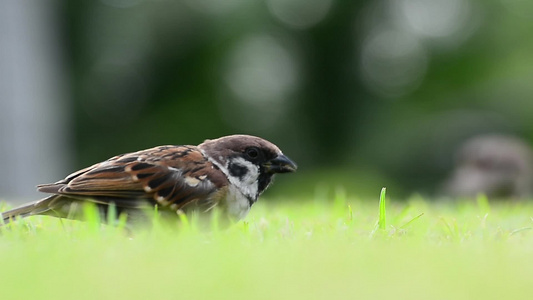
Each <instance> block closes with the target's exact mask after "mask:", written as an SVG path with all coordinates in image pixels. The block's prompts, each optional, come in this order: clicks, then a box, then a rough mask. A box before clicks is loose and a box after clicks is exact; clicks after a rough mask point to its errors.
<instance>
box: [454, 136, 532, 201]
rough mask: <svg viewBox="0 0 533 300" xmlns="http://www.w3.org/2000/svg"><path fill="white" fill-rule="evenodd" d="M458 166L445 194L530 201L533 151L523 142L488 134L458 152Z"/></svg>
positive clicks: (465, 144)
mask: <svg viewBox="0 0 533 300" xmlns="http://www.w3.org/2000/svg"><path fill="white" fill-rule="evenodd" d="M456 156H457V157H456V166H455V169H454V170H453V173H452V175H451V178H450V179H448V180H447V181H446V182H445V185H444V191H445V193H446V194H447V195H450V196H452V197H475V196H476V195H477V194H479V193H483V194H485V195H486V196H487V197H489V198H497V199H504V198H507V199H520V198H527V197H529V196H530V195H531V192H532V191H533V151H532V150H531V147H530V146H529V145H528V144H527V142H525V141H524V140H523V139H520V138H518V137H515V136H511V135H503V134H484V135H478V136H474V137H472V138H470V139H468V140H467V141H466V142H465V143H464V144H463V145H462V146H461V147H460V148H459V150H458V151H457V154H456Z"/></svg>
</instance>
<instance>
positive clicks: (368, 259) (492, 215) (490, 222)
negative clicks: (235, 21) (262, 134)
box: [0, 193, 533, 300]
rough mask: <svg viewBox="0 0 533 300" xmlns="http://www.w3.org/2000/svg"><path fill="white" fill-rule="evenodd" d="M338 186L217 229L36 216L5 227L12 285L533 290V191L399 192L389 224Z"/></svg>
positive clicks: (157, 292)
mask: <svg viewBox="0 0 533 300" xmlns="http://www.w3.org/2000/svg"><path fill="white" fill-rule="evenodd" d="M332 198H333V199H325V200H320V199H313V200H309V201H291V199H268V198H265V199H261V201H260V202H259V203H258V204H257V205H256V206H254V208H253V209H252V212H251V213H250V215H249V216H248V217H247V219H246V221H245V222H240V223H238V224H235V225H234V226H233V227H231V228H230V229H227V230H213V231H211V232H204V231H200V230H198V229H196V226H194V224H190V225H189V226H185V225H183V224H181V225H179V226H180V227H181V229H180V230H172V229H169V228H168V227H165V226H155V228H154V229H153V230H150V231H148V230H145V231H139V232H135V233H133V234H127V233H125V231H124V230H122V229H121V228H120V225H119V226H118V227H113V226H99V225H97V224H96V223H95V222H86V223H83V222H76V221H68V220H63V221H58V220H57V219H54V218H50V217H32V218H28V219H24V220H21V221H18V222H16V223H15V224H13V226H10V227H11V228H7V229H6V228H3V229H2V230H1V231H2V232H1V234H0V261H1V271H2V272H1V273H0V297H1V299H55V300H59V299H158V300H159V299H292V300H296V299H306V300H309V299H532V297H533V230H531V229H532V228H533V219H532V217H533V202H512V203H511V202H507V203H504V202H495V203H488V202H487V201H486V200H485V199H484V198H483V197H480V198H479V199H471V200H468V201H464V202H457V203H451V202H447V203H443V202H431V201H427V200H425V199H422V198H420V197H413V198H412V199H409V200H408V201H405V202H398V201H390V200H387V202H388V203H387V207H386V219H385V218H384V210H381V216H382V217H381V222H380V224H378V220H379V219H380V207H379V205H378V201H379V197H376V199H364V200H361V199H351V198H350V197H345V196H344V195H343V194H342V193H339V194H338V195H337V196H335V197H332ZM269 200H270V201H269ZM381 208H384V206H383V205H382V206H381ZM156 225H157V224H156Z"/></svg>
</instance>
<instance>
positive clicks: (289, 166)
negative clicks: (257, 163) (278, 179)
mask: <svg viewBox="0 0 533 300" xmlns="http://www.w3.org/2000/svg"><path fill="white" fill-rule="evenodd" d="M263 167H264V168H265V170H266V172H267V173H272V174H273V173H288V172H294V171H296V169H297V168H298V166H296V164H295V163H294V162H293V161H292V160H290V159H289V158H288V157H287V156H285V155H283V154H281V155H278V156H277V157H276V158H273V159H271V160H269V161H267V162H266V163H264V164H263Z"/></svg>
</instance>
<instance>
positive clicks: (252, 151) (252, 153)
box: [246, 147, 259, 159]
mask: <svg viewBox="0 0 533 300" xmlns="http://www.w3.org/2000/svg"><path fill="white" fill-rule="evenodd" d="M246 156H248V157H249V158H252V159H255V158H257V157H258V156H259V149H257V148H255V147H251V148H248V149H246Z"/></svg>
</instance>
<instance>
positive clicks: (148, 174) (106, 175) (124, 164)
mask: <svg viewBox="0 0 533 300" xmlns="http://www.w3.org/2000/svg"><path fill="white" fill-rule="evenodd" d="M218 173H220V172H217V170H216V167H214V166H213V165H212V163H211V162H209V161H208V160H207V159H206V158H205V157H204V156H203V154H202V153H201V152H200V151H199V150H198V149H197V148H196V147H194V146H160V147H156V148H152V149H147V150H143V151H138V152H133V153H129V154H124V155H119V156H115V157H113V158H110V159H109V160H106V161H104V162H102V163H99V164H95V165H93V166H91V167H88V168H85V169H83V170H80V171H78V172H75V173H73V174H71V175H69V176H67V177H66V178H65V179H64V180H61V181H58V182H56V183H52V184H46V185H41V186H39V187H38V189H39V191H42V192H46V193H52V194H59V195H64V196H70V197H73V198H76V199H80V198H83V199H87V200H89V201H93V202H96V203H99V204H109V203H111V202H113V203H115V204H116V205H121V206H128V205H129V203H128V201H131V202H132V205H133V202H138V201H139V200H147V201H149V202H155V203H157V204H159V205H162V206H165V207H166V206H170V205H173V206H172V207H173V208H175V209H179V208H180V207H183V206H185V205H187V204H189V203H190V202H192V201H202V200H205V199H208V198H209V197H210V196H211V195H212V194H214V192H215V191H216V190H217V188H218V187H220V186H222V185H225V184H226V183H227V182H225V180H226V181H227V179H226V178H225V177H221V175H220V174H218Z"/></svg>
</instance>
